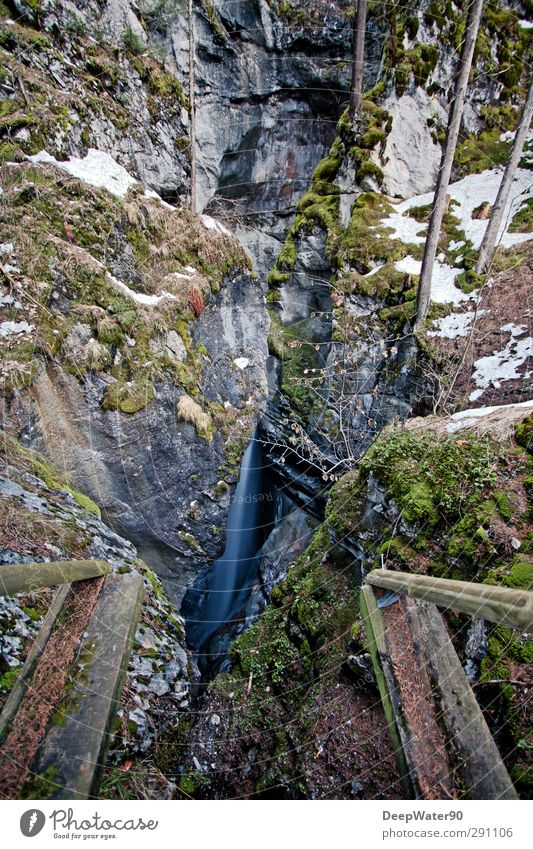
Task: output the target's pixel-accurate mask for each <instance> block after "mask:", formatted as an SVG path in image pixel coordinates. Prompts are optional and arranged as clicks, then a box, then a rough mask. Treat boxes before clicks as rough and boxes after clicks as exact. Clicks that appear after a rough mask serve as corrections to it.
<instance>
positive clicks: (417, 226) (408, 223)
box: [380, 201, 427, 245]
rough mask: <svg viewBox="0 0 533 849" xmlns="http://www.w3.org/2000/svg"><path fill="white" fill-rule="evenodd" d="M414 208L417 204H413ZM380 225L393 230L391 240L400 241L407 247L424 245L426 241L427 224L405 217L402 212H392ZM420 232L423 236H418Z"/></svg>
mask: <svg viewBox="0 0 533 849" xmlns="http://www.w3.org/2000/svg"><path fill="white" fill-rule="evenodd" d="M406 202H407V201H406ZM413 206H416V204H413ZM380 223H381V224H383V226H384V227H389V228H390V229H391V230H392V233H391V234H390V238H391V239H399V240H400V242H403V243H404V244H406V245H423V244H424V242H425V241H426V235H425V231H426V230H427V224H423V223H420V221H415V219H414V218H410V217H409V216H408V215H403V214H402V213H401V212H391V213H390V215H389V216H388V217H387V218H383V219H382V220H381V222H380ZM420 232H422V235H421V236H419V235H418V234H419V233H420Z"/></svg>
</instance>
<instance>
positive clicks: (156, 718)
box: [0, 440, 195, 793]
mask: <svg viewBox="0 0 533 849" xmlns="http://www.w3.org/2000/svg"><path fill="white" fill-rule="evenodd" d="M6 461H8V462H9V465H7V463H6ZM32 472H34V473H32ZM43 477H44V478H46V481H45V480H43ZM64 485H65V486H66V484H64ZM0 506H1V511H2V524H1V527H0V562H1V563H24V562H28V561H31V562H46V561H49V560H69V559H72V558H83V559H89V558H95V559H100V560H106V561H107V562H108V563H110V564H111V566H112V567H113V570H114V571H117V572H120V573H124V572H129V571H131V570H136V571H139V572H141V573H142V574H143V575H144V583H145V597H144V603H143V607H142V612H141V623H140V625H139V627H138V630H137V634H136V637H135V643H134V648H133V651H132V655H131V660H130V665H129V668H128V672H127V679H126V688H125V696H124V698H123V700H122V706H121V710H120V712H119V717H120V718H121V719H122V720H123V721H122V722H121V723H120V729H121V730H120V733H117V734H116V735H115V737H114V741H113V746H112V752H111V755H110V757H111V760H112V762H122V761H123V760H124V758H125V757H127V756H129V757H131V756H132V755H135V754H142V756H143V758H148V759H151V758H153V757H154V751H155V749H156V746H155V744H156V742H157V743H158V745H160V743H161V740H162V739H163V738H164V736H165V735H166V734H170V735H172V734H177V733H178V728H179V727H180V725H181V723H182V722H184V717H185V713H184V711H185V710H186V708H187V707H188V706H189V703H190V701H189V700H190V687H191V685H192V684H194V680H195V671H194V666H193V662H192V660H191V658H190V655H189V653H188V650H187V647H186V645H185V635H184V630H183V620H182V619H181V617H179V616H178V615H177V614H176V612H175V610H174V608H173V606H172V605H171V604H170V603H169V601H168V599H167V598H166V597H165V594H164V592H163V589H162V587H161V584H160V583H159V581H158V579H157V578H156V576H155V575H154V574H153V573H152V572H151V570H150V569H149V568H148V567H147V566H146V564H145V563H143V562H142V561H141V560H140V559H139V556H138V553H137V551H136V549H135V548H134V546H133V545H132V544H131V542H129V541H128V540H126V539H124V538H123V537H120V536H119V535H118V534H116V533H115V532H114V531H113V530H111V528H110V527H109V526H108V525H106V524H105V522H103V521H102V520H101V518H100V516H99V512H98V507H97V506H96V505H95V504H94V503H92V502H90V500H89V499H88V498H87V497H86V496H83V495H82V494H81V493H79V492H77V491H75V490H68V489H66V488H63V482H62V481H61V479H60V476H59V474H58V472H57V470H55V469H53V468H51V467H50V466H48V465H47V464H46V463H45V461H44V459H43V458H42V457H40V456H39V455H37V454H34V453H33V452H31V451H29V450H27V449H22V448H21V447H20V446H19V447H15V446H14V442H13V441H9V440H8V446H7V449H6V445H5V444H4V446H3V449H2V456H1V458H0ZM53 595H54V593H53V591H52V590H50V591H48V590H45V591H41V592H38V593H25V594H19V595H18V596H15V597H13V598H5V597H2V598H0V622H1V626H2V634H1V636H0V645H1V648H2V660H1V667H0V682H1V683H0V700H3V699H4V697H5V695H6V691H8V690H9V687H10V684H12V680H11V681H9V671H10V670H12V671H14V672H17V671H20V669H21V665H22V663H23V661H24V659H25V657H26V654H27V651H28V649H29V647H30V646H31V640H32V639H34V637H35V635H36V633H37V631H38V630H39V627H40V625H41V624H42V618H43V616H44V615H45V613H46V609H47V607H48V604H49V603H50V601H51V599H52V598H53ZM148 623H149V624H148ZM148 650H149V651H148ZM147 654H148V655H149V656H147ZM6 672H7V673H8V675H7V676H6ZM162 783H163V785H168V783H169V782H168V781H167V779H164V778H163V777H162ZM160 792H161V793H163V792H166V791H164V790H163V789H161V790H160Z"/></svg>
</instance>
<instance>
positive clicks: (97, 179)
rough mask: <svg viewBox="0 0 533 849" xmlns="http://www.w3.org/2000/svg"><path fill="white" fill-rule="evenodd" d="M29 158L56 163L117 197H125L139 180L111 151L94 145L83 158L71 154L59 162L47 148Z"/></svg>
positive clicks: (91, 184)
mask: <svg viewBox="0 0 533 849" xmlns="http://www.w3.org/2000/svg"><path fill="white" fill-rule="evenodd" d="M28 159H29V160H30V161H31V162H35V163H38V164H42V165H55V167H56V168H61V170H63V171H67V172H68V173H69V174H71V175H72V176H73V177H77V178H78V179H79V180H83V182H84V183H88V184H89V185H90V186H95V187H96V188H98V189H107V191H108V192H111V194H113V195H115V196H116V197H121V198H123V197H125V196H126V195H127V193H128V191H129V190H130V189H131V188H132V186H135V185H137V184H138V181H137V180H135V178H134V177H132V176H131V174H129V173H128V171H126V169H125V168H123V167H122V165H119V164H118V162H115V160H114V159H113V157H112V156H110V155H109V153H104V151H102V150H95V148H93V147H90V148H89V150H88V151H87V156H84V157H83V159H79V158H77V157H75V156H71V157H69V159H67V160H65V161H63V162H59V161H58V160H57V159H56V158H55V157H54V156H51V155H50V154H49V153H48V152H47V151H46V150H41V151H40V152H39V153H36V154H35V155H34V156H29V157H28Z"/></svg>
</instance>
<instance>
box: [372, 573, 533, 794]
mask: <svg viewBox="0 0 533 849" xmlns="http://www.w3.org/2000/svg"><path fill="white" fill-rule="evenodd" d="M375 590H377V593H376V592H375ZM380 590H381V591H382V590H388V591H390V592H389V595H384V594H383V593H382V592H380ZM391 593H392V594H391ZM437 606H438V607H440V608H445V609H447V610H454V611H460V612H462V613H467V614H469V615H470V616H474V617H477V618H480V619H486V620H488V621H489V622H496V623H499V624H504V625H505V626H506V627H508V628H514V629H519V630H520V631H521V632H524V631H532V630H533V592H528V591H526V590H516V589H511V588H509V587H496V586H489V585H487V584H475V583H471V582H468V581H454V580H447V579H445V578H433V577H430V576H427V575H415V574H411V573H406V572H393V571H389V570H385V569H376V570H374V571H372V572H369V574H368V575H367V576H366V579H365V584H364V585H363V587H362V589H361V596H360V608H361V613H362V615H363V619H364V622H365V630H366V634H367V638H368V642H369V648H370V654H371V658H372V664H373V667H374V672H375V674H376V680H377V684H378V688H379V692H380V696H381V700H382V703H383V707H384V710H385V716H386V718H387V724H388V726H389V732H390V735H391V740H392V742H393V745H394V748H395V751H396V757H397V761H398V765H399V768H400V773H401V775H402V777H403V778H404V780H405V787H406V790H407V792H408V793H412V794H413V795H414V796H415V797H418V798H449V797H450V794H452V793H456V792H457V793H459V795H460V796H465V797H467V798H472V799H516V798H517V794H516V790H515V788H514V786H513V782H512V781H511V778H510V776H509V774H508V772H507V769H506V766H505V763H504V761H503V759H502V757H501V755H500V752H499V751H498V748H497V746H496V744H495V742H494V739H493V737H492V734H491V732H490V730H489V728H488V726H487V723H486V721H485V718H484V716H483V713H482V711H481V708H480V706H479V704H478V701H477V699H476V696H475V694H474V691H473V689H472V687H471V685H470V682H469V680H468V679H467V677H466V675H465V673H464V670H463V668H462V665H461V662H460V660H459V657H458V655H457V653H456V651H455V648H454V646H453V644H452V641H451V639H450V636H449V634H448V630H447V628H446V625H445V623H444V621H443V619H442V616H441V615H440V613H439V611H438V610H437ZM406 657H407V658H409V657H410V658H411V659H412V663H413V665H414V666H415V667H416V674H413V675H411V673H410V667H409V664H408V663H407V665H406V663H405V658H406ZM407 689H409V690H410V692H409V695H410V696H412V695H413V693H414V694H415V702H413V698H410V699H408V701H409V702H410V707H408V706H407V705H406V703H405V702H404V699H403V696H404V695H405V694H406V692H407ZM418 716H422V717H424V718H426V717H428V719H427V721H425V722H424V723H423V733H422V732H421V729H420V723H418V722H417V717H418ZM431 727H433V736H432V737H431V739H435V734H436V735H437V737H438V735H444V736H443V737H442V738H441V739H442V743H443V746H444V749H442V746H441V749H440V750H439V751H441V754H439V751H438V750H437V749H436V750H435V752H434V753H430V754H429V756H428V750H427V746H424V737H427V735H428V734H429V733H430V729H431ZM439 729H440V730H439ZM446 758H447V759H448V764H447V766H446V769H447V774H446V769H445V770H444V776H445V780H444V786H443V788H442V790H441V788H440V787H439V784H438V783H436V782H435V780H434V776H435V775H436V774H437V773H438V771H439V768H440V766H441V760H442V761H443V762H444V760H445V759H446ZM455 772H457V774H458V775H459V776H460V782H461V783H460V788H459V790H457V789H455V790H454V789H453V780H452V778H451V776H453V774H454V773H455Z"/></svg>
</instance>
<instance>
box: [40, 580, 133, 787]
mask: <svg viewBox="0 0 533 849" xmlns="http://www.w3.org/2000/svg"><path fill="white" fill-rule="evenodd" d="M143 597H144V580H143V576H142V575H140V574H139V573H138V572H130V573H129V574H125V575H118V574H114V575H110V576H109V577H108V578H106V580H105V583H104V586H103V588H102V591H101V593H100V595H99V597H98V600H97V602H96V606H95V608H94V610H93V613H92V616H91V619H90V621H89V624H88V626H87V633H86V636H84V639H83V640H82V642H81V643H80V647H79V651H78V657H79V664H78V667H79V668H78V669H76V670H73V681H72V691H71V694H70V700H69V702H67V703H66V704H63V705H62V706H61V707H60V708H58V709H57V712H56V714H55V715H54V716H53V717H52V718H51V721H50V723H49V726H48V728H47V731H46V737H45V739H44V740H43V742H42V744H41V747H40V751H39V755H38V758H37V763H36V764H35V765H34V767H33V771H34V774H36V775H38V776H40V780H41V782H45V783H46V782H47V781H48V784H49V791H48V792H49V796H50V797H51V798H54V799H88V798H94V797H97V795H98V789H99V786H100V781H101V776H102V773H103V770H104V766H105V760H106V755H107V750H108V748H109V744H110V742H111V739H112V737H113V724H114V720H115V716H116V712H117V708H118V705H119V701H120V696H121V693H122V688H123V685H124V679H125V677H126V671H127V669H128V664H129V659H130V654H131V649H132V646H133V640H134V637H135V631H136V628H137V623H138V621H139V617H140V613H141V605H142V601H143ZM50 771H53V773H54V778H53V779H50V780H48V779H46V777H45V776H46V774H47V773H49V772H50Z"/></svg>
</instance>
